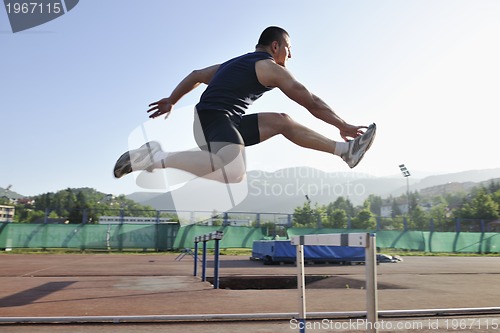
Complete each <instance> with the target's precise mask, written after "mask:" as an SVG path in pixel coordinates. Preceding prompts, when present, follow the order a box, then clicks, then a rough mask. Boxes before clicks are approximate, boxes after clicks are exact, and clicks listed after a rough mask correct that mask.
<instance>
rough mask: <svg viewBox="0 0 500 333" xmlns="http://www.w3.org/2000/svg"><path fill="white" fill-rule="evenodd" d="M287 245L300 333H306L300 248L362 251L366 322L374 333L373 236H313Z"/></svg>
mask: <svg viewBox="0 0 500 333" xmlns="http://www.w3.org/2000/svg"><path fill="white" fill-rule="evenodd" d="M291 244H292V245H295V248H296V257H297V262H296V263H297V290H298V300H299V318H297V319H298V320H299V322H300V323H301V324H300V332H301V333H305V331H306V316H307V313H306V288H305V273H304V246H308V245H318V246H349V247H363V248H365V274H366V320H367V327H368V332H372V333H376V332H378V330H377V321H378V296H377V251H376V236H375V234H373V233H344V234H340V233H339V234H314V235H303V236H294V237H292V238H291Z"/></svg>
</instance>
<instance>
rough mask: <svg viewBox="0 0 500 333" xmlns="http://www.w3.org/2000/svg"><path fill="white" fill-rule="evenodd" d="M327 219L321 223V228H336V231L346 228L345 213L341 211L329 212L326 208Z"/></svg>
mask: <svg viewBox="0 0 500 333" xmlns="http://www.w3.org/2000/svg"><path fill="white" fill-rule="evenodd" d="M326 213H327V218H326V221H324V222H323V226H324V227H326V228H337V229H345V228H347V219H348V217H347V213H346V211H345V210H343V209H334V210H333V211H329V210H328V208H327V210H326Z"/></svg>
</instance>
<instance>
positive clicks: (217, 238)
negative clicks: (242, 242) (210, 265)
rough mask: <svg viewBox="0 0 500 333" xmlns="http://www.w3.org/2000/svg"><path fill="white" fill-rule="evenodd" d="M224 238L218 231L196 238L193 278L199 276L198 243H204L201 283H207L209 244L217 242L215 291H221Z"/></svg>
mask: <svg viewBox="0 0 500 333" xmlns="http://www.w3.org/2000/svg"><path fill="white" fill-rule="evenodd" d="M223 237H224V232H222V231H220V230H217V231H212V232H210V233H208V234H204V235H200V236H195V237H194V269H193V276H198V243H200V242H203V247H202V259H201V281H202V282H205V281H207V242H208V241H212V240H213V241H215V246H214V289H219V270H220V260H219V252H220V244H219V242H220V241H221V240H222V238H223Z"/></svg>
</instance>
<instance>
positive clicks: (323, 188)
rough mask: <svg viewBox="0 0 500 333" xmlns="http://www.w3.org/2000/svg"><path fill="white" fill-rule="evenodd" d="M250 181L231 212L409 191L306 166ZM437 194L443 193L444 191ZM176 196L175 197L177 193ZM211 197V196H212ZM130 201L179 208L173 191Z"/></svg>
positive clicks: (472, 179)
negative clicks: (243, 195)
mask: <svg viewBox="0 0 500 333" xmlns="http://www.w3.org/2000/svg"><path fill="white" fill-rule="evenodd" d="M495 178H500V168H498V169H489V170H473V171H465V172H459V173H452V174H444V175H436V176H430V177H425V178H423V179H416V178H412V177H410V178H409V179H408V180H409V183H410V191H411V192H413V191H421V190H424V189H427V188H432V187H436V186H442V185H446V184H449V183H466V184H465V185H461V186H458V185H455V188H460V189H470V188H471V187H473V186H476V185H477V183H479V182H483V181H487V180H489V179H495ZM247 182H248V195H247V196H246V198H245V199H244V200H243V201H242V202H240V203H239V204H238V205H237V206H235V207H234V208H233V209H231V210H230V211H233V212H261V213H292V212H293V210H294V209H295V208H296V207H298V206H301V205H303V204H304V202H306V200H307V198H308V199H309V200H310V201H311V202H312V203H313V204H314V203H318V204H320V205H323V204H328V203H330V202H333V201H335V200H336V199H337V198H338V197H340V196H342V197H347V198H349V200H350V201H351V202H352V203H353V204H354V205H360V204H362V203H363V201H364V200H365V199H366V198H367V197H368V196H369V195H370V194H374V195H378V196H381V197H382V198H386V197H388V196H391V195H392V196H399V195H401V194H404V193H406V191H407V187H406V181H405V180H404V178H403V177H383V178H382V177H373V176H370V175H367V174H359V173H353V172H347V173H341V172H336V173H327V172H324V171H320V170H317V169H313V168H306V167H297V168H288V169H282V170H278V171H275V172H264V171H250V172H248V177H247ZM451 188H452V187H450V190H451ZM434 191H435V192H436V191H437V193H443V188H439V189H435V190H434ZM173 194H174V196H175V191H174V192H173ZM211 195H212V194H211V193H207V196H208V197H210V196H211ZM306 196H307V198H306ZM127 198H129V199H132V200H134V201H136V202H138V203H140V204H143V205H149V206H152V207H154V208H155V209H165V210H174V209H175V206H174V201H173V199H172V193H170V192H167V193H163V194H158V193H149V192H137V193H133V194H131V195H128V196H127Z"/></svg>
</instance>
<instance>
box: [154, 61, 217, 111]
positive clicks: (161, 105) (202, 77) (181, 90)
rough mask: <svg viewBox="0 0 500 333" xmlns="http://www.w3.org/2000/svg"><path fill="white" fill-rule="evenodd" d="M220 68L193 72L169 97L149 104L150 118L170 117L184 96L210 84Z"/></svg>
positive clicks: (215, 67)
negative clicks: (170, 113) (201, 85)
mask: <svg viewBox="0 0 500 333" xmlns="http://www.w3.org/2000/svg"><path fill="white" fill-rule="evenodd" d="M219 66H220V65H213V66H210V67H207V68H203V69H198V70H194V71H192V72H191V73H190V74H189V75H188V76H186V77H185V78H184V79H183V80H182V81H181V82H180V83H179V84H178V85H177V87H175V89H174V90H173V91H172V93H171V94H170V96H169V97H166V98H163V99H160V100H159V101H156V102H153V103H151V104H149V107H150V108H149V110H148V111H147V112H148V113H149V112H152V113H151V114H150V115H149V118H156V117H159V116H161V115H164V114H167V115H168V113H169V112H170V111H172V108H173V106H174V105H175V103H177V102H178V101H179V100H180V99H181V98H182V97H183V96H184V95H186V94H187V93H189V92H190V91H192V90H193V89H195V88H196V87H198V86H199V85H200V84H201V83H205V84H208V83H209V82H210V80H212V78H213V76H214V75H215V72H217V69H219Z"/></svg>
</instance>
